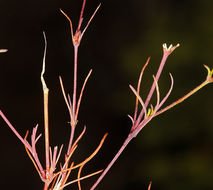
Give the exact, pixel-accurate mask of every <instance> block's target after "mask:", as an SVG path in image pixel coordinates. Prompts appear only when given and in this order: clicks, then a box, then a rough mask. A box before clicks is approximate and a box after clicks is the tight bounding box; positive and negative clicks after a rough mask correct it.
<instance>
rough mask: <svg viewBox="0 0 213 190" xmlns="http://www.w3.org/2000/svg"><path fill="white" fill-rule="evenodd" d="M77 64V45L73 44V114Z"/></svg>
mask: <svg viewBox="0 0 213 190" xmlns="http://www.w3.org/2000/svg"><path fill="white" fill-rule="evenodd" d="M77 65H78V45H75V46H74V80H73V116H75V110H76V93H77ZM74 120H75V118H74Z"/></svg>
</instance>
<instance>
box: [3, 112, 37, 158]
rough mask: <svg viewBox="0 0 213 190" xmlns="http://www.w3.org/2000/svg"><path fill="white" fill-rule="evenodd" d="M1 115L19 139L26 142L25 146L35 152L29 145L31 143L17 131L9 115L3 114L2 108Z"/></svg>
mask: <svg viewBox="0 0 213 190" xmlns="http://www.w3.org/2000/svg"><path fill="white" fill-rule="evenodd" d="M0 116H1V117H2V118H3V120H4V121H5V122H6V123H7V125H8V126H9V127H10V129H11V130H12V131H13V133H14V134H15V135H16V136H17V137H18V139H19V140H20V141H21V142H22V143H23V144H24V146H26V147H27V149H28V150H29V151H30V152H31V153H32V154H33V151H32V147H31V146H30V145H29V143H28V142H27V141H26V140H25V139H23V138H22V137H21V135H19V133H18V132H17V131H16V129H15V128H14V127H13V125H12V124H11V123H10V122H9V120H8V119H7V117H6V116H5V115H4V114H3V112H2V111H1V110H0Z"/></svg>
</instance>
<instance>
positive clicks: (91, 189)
mask: <svg viewBox="0 0 213 190" xmlns="http://www.w3.org/2000/svg"><path fill="white" fill-rule="evenodd" d="M132 138H133V136H132V135H131V134H129V136H128V137H127V138H126V140H125V141H124V143H123V145H122V146H121V148H120V149H119V151H118V152H117V154H116V155H115V156H114V158H113V159H112V161H111V162H110V163H109V165H108V166H107V167H106V169H105V170H104V171H103V173H102V174H101V175H100V177H99V178H98V180H97V181H96V182H95V183H94V184H93V186H92V187H91V188H90V190H94V189H95V188H96V187H97V185H98V184H99V183H100V181H101V180H102V179H103V178H104V176H105V175H106V173H107V172H108V171H109V170H110V168H111V167H112V165H113V164H114V163H115V161H116V160H117V159H118V157H119V156H120V155H121V153H122V152H123V150H124V149H125V148H126V146H127V145H128V144H129V142H130V141H131V140H132Z"/></svg>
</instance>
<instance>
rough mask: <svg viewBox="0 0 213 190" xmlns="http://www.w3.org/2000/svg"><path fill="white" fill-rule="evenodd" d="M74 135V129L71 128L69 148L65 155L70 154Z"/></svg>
mask: <svg viewBox="0 0 213 190" xmlns="http://www.w3.org/2000/svg"><path fill="white" fill-rule="evenodd" d="M74 133H75V127H72V126H71V131H70V140H69V146H68V149H67V155H69V154H70V150H71V148H72V142H73V138H74Z"/></svg>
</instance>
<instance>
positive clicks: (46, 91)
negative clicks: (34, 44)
mask: <svg viewBox="0 0 213 190" xmlns="http://www.w3.org/2000/svg"><path fill="white" fill-rule="evenodd" d="M43 35H44V41H45V49H44V57H43V66H42V71H41V83H42V87H43V98H44V132H45V156H46V171H47V172H49V169H50V158H49V118H48V95H49V89H48V88H47V85H46V83H45V80H44V73H45V61H46V52H47V40H46V36H45V33H43Z"/></svg>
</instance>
